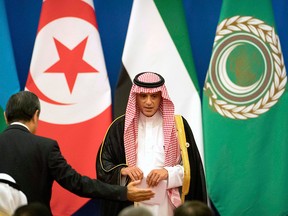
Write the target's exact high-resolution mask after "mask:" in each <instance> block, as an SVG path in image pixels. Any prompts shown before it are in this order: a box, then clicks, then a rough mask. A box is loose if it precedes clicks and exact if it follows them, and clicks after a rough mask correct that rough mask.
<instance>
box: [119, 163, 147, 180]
mask: <svg viewBox="0 0 288 216" xmlns="http://www.w3.org/2000/svg"><path fill="white" fill-rule="evenodd" d="M121 175H123V176H127V175H128V176H129V177H130V179H131V181H136V180H142V179H143V172H142V170H140V169H139V168H138V167H136V166H133V167H125V168H122V169H121Z"/></svg>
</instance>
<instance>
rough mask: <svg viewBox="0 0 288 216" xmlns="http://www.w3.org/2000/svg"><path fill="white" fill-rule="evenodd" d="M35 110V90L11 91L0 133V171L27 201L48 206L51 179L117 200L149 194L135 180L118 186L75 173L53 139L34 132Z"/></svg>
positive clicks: (71, 188)
mask: <svg viewBox="0 0 288 216" xmlns="http://www.w3.org/2000/svg"><path fill="white" fill-rule="evenodd" d="M39 114H40V102H39V99H38V97H37V96H36V95H35V94H33V93H32V92H29V91H21V92H19V93H17V94H14V95H12V96H11V97H10V99H9V100H8V103H7V106H6V110H5V113H4V115H5V119H6V121H7V123H8V124H9V126H8V127H7V129H6V130H5V131H4V132H3V133H2V134H0V172H1V173H7V174H9V175H11V176H12V177H13V178H14V179H15V181H16V182H17V184H18V185H19V186H20V188H21V190H22V191H23V192H24V194H25V195H26V196H27V199H28V203H30V202H41V203H43V204H45V205H46V206H48V207H49V208H50V199H51V189H52V184H53V181H54V180H55V181H57V182H58V183H59V184H60V185H61V186H62V187H63V188H65V189H67V190H69V191H70V192H72V193H74V194H76V195H78V196H81V197H87V198H103V199H111V200H118V201H126V200H131V201H141V200H147V199H150V198H151V197H153V195H154V194H153V192H152V191H151V190H150V189H148V190H143V189H138V188H137V183H139V182H136V183H131V184H129V185H128V186H127V187H121V186H117V185H109V184H106V183H103V182H101V181H99V180H96V179H91V178H89V177H87V176H82V175H81V174H79V173H78V172H77V171H76V170H74V169H73V168H72V167H71V166H70V165H69V164H68V163H67V161H66V160H65V158H64V157H63V155H62V154H61V151H60V149H59V146H58V143H57V141H55V140H52V139H49V138H45V137H40V136H37V135H35V132H36V129H37V125H38V120H39ZM63 202H65V201H63Z"/></svg>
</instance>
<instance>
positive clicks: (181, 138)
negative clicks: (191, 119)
mask: <svg viewBox="0 0 288 216" xmlns="http://www.w3.org/2000/svg"><path fill="white" fill-rule="evenodd" d="M175 123H176V130H177V138H178V142H179V145H180V149H181V156H182V163H183V167H184V179H183V185H182V193H181V201H182V203H184V201H185V196H186V195H187V194H188V192H189V188H190V178H191V177H190V162H189V157H188V151H187V148H188V147H189V143H187V142H186V136H185V130H184V124H183V120H182V116H181V115H175Z"/></svg>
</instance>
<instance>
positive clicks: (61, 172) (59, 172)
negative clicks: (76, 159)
mask: <svg viewBox="0 0 288 216" xmlns="http://www.w3.org/2000/svg"><path fill="white" fill-rule="evenodd" d="M49 152H50V153H49V157H48V158H49V161H48V166H49V170H50V173H51V175H52V176H53V178H54V179H55V180H56V181H57V182H58V183H59V184H60V185H61V186H62V187H63V188H65V189H67V190H69V191H70V192H72V193H74V194H76V195H78V196H81V197H87V198H104V199H112V200H121V201H125V200H127V188H126V187H121V186H116V185H115V186H112V185H109V184H106V183H103V182H101V181H99V180H97V179H91V178H89V177H87V176H82V175H81V174H79V173H78V172H77V171H76V170H74V169H73V168H72V167H71V166H70V165H69V164H68V163H67V161H66V160H65V158H64V157H63V156H62V154H61V151H60V149H59V146H58V144H57V142H56V141H54V142H53V145H52V147H51V150H50V151H49Z"/></svg>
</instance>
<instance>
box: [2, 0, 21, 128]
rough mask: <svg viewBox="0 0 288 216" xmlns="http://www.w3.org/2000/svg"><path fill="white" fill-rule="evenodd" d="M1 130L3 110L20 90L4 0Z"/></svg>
mask: <svg viewBox="0 0 288 216" xmlns="http://www.w3.org/2000/svg"><path fill="white" fill-rule="evenodd" d="M0 32H1V33H0V65H1V66H0V132H1V131H2V130H3V129H4V128H5V127H6V123H5V121H4V115H3V112H4V110H5V106H6V103H7V100H8V98H9V97H10V96H11V94H13V93H16V92H17V91H19V89H20V87H19V81H18V76H17V72H16V66H15V62H14V55H13V51H12V44H11V39H10V33H9V28H8V22H7V17H6V10H5V4H4V1H2V0H0Z"/></svg>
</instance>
